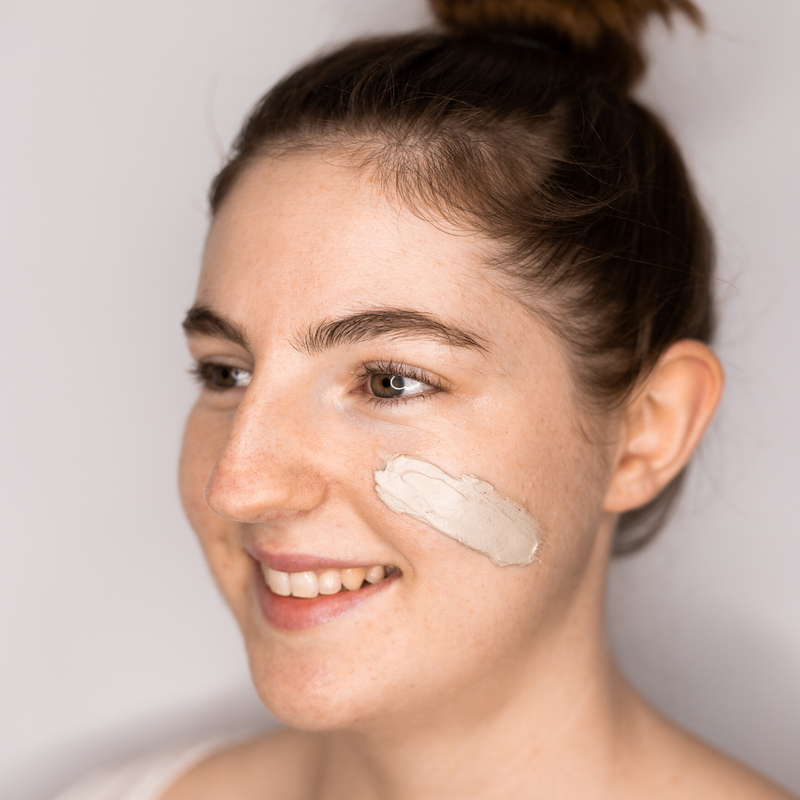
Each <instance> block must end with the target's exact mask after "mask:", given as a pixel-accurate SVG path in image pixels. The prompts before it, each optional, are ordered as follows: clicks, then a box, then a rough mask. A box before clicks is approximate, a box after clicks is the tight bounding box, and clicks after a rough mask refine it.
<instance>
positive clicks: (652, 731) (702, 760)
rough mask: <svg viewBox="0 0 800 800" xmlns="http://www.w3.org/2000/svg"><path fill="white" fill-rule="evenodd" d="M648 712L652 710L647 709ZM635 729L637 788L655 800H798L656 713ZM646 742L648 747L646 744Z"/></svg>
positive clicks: (651, 714)
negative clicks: (638, 736) (721, 799)
mask: <svg viewBox="0 0 800 800" xmlns="http://www.w3.org/2000/svg"><path fill="white" fill-rule="evenodd" d="M648 711H649V712H652V709H648ZM647 716H648V717H649V719H648V720H647V721H646V722H645V724H644V728H648V729H649V730H648V731H647V733H645V730H643V729H642V728H639V731H638V732H639V733H640V734H645V735H642V736H641V739H640V742H641V743H642V744H643V745H644V746H640V747H639V748H637V749H638V753H637V755H638V758H637V760H638V761H639V762H640V765H641V766H642V767H643V768H644V769H643V770H640V771H639V774H640V775H646V777H645V778H643V780H642V781H641V783H640V786H639V789H640V790H645V795H644V796H648V797H650V798H653V800H656V798H658V800H678V798H680V800H695V798H696V800H707V798H709V797H724V798H725V800H798V799H797V798H796V797H795V796H794V795H791V794H789V793H788V792H787V791H785V790H784V789H782V788H780V787H779V786H777V785H775V784H774V783H772V782H771V781H769V780H767V779H766V778H765V777H763V776H762V775H760V774H758V773H757V772H755V771H753V770H751V769H749V768H747V767H745V766H744V765H742V764H740V763H739V762H738V761H735V760H734V759H732V758H730V757H729V756H727V755H725V754H723V753H721V752H720V751H718V750H716V749H715V748H714V747H712V746H710V745H708V744H707V743H705V742H703V741H701V740H699V739H697V738H695V737H694V736H692V735H690V734H688V733H687V732H686V731H684V730H682V729H680V728H678V727H677V726H675V725H674V724H673V723H671V722H670V721H668V720H666V719H664V718H663V717H661V716H660V715H659V714H658V713H657V712H652V713H648V714H647ZM645 742H646V743H647V744H646V745H645V744H644V743H645Z"/></svg>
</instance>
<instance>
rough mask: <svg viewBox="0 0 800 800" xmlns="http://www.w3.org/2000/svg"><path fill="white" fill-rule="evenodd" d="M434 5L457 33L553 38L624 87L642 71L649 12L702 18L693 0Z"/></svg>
mask: <svg viewBox="0 0 800 800" xmlns="http://www.w3.org/2000/svg"><path fill="white" fill-rule="evenodd" d="M431 4H432V5H433V10H434V12H435V14H436V16H437V17H438V18H439V20H440V21H441V23H442V24H443V25H444V26H445V27H446V28H448V29H449V30H451V31H453V32H454V33H457V34H470V33H472V34H479V33H486V32H489V31H493V32H497V33H509V34H517V35H527V36H531V37H535V38H537V39H540V40H542V41H545V42H551V43H553V44H557V45H558V46H561V47H565V48H567V49H568V51H569V52H570V54H571V56H572V57H574V58H576V59H578V60H580V61H581V62H583V63H584V64H585V66H586V67H587V68H589V69H592V70H594V71H596V72H598V73H601V74H604V75H605V76H606V78H608V79H609V80H611V81H613V82H614V83H617V84H618V85H619V86H620V87H621V88H623V89H628V88H630V87H631V86H632V85H633V84H634V83H635V82H636V81H637V80H638V78H640V77H641V75H642V73H643V72H644V68H645V58H644V54H643V52H642V48H641V43H640V36H641V31H642V27H643V24H644V23H645V22H646V21H647V19H648V18H649V17H650V16H651V15H657V16H660V17H662V18H663V19H664V20H665V21H667V22H669V20H670V16H671V14H672V13H673V12H675V11H679V12H682V13H683V14H685V15H686V16H687V17H689V18H690V19H691V20H692V21H693V22H694V23H695V24H697V25H702V22H703V16H702V14H701V13H700V11H699V10H698V8H697V6H695V5H694V3H693V2H692V1H691V0H431Z"/></svg>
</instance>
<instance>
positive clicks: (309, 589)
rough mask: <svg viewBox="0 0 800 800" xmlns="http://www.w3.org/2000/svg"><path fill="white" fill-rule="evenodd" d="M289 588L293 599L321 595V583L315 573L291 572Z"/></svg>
mask: <svg viewBox="0 0 800 800" xmlns="http://www.w3.org/2000/svg"><path fill="white" fill-rule="evenodd" d="M289 586H291V587H292V596H293V597H316V596H317V595H318V594H319V581H318V580H317V576H316V574H315V573H313V572H290V573H289Z"/></svg>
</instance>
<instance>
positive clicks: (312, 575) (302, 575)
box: [261, 564, 397, 599]
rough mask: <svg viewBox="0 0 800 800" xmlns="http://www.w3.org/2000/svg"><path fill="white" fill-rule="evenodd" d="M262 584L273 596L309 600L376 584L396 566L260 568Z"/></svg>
mask: <svg viewBox="0 0 800 800" xmlns="http://www.w3.org/2000/svg"><path fill="white" fill-rule="evenodd" d="M261 571H262V573H263V575H264V581H265V583H266V584H267V586H269V589H270V591H271V592H272V593H273V594H277V595H280V596H281V597H290V596H291V597H302V598H305V599H313V598H314V597H317V596H318V595H321V594H322V595H331V594H338V593H339V592H355V591H358V590H359V589H361V588H364V587H366V586H371V585H373V584H375V583H380V582H381V581H382V580H385V579H386V578H387V577H389V576H390V575H393V574H394V573H395V572H397V567H393V566H388V567H384V566H381V565H377V566H374V567H348V568H346V569H333V568H330V569H322V570H313V571H312V570H306V571H304V572H281V571H280V570H277V569H270V568H269V567H268V566H266V565H265V564H262V565H261Z"/></svg>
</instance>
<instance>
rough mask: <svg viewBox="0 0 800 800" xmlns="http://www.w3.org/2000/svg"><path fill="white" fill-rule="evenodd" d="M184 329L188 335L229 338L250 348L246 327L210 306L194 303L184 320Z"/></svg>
mask: <svg viewBox="0 0 800 800" xmlns="http://www.w3.org/2000/svg"><path fill="white" fill-rule="evenodd" d="M183 330H184V333H186V335H187V336H193V335H198V334H199V335H204V336H213V337H215V338H217V339H227V340H228V341H229V342H233V343H234V344H238V345H239V346H240V347H243V348H244V349H245V350H249V349H250V345H249V343H248V341H247V336H246V335H245V332H244V329H243V328H241V327H240V326H239V325H237V324H236V323H235V322H231V320H229V319H226V318H225V317H223V316H221V315H220V314H217V313H215V312H214V311H212V310H211V309H210V308H208V306H201V305H194V306H192V307H191V308H190V309H189V310H188V311H187V312H186V317H185V318H184V320H183Z"/></svg>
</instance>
